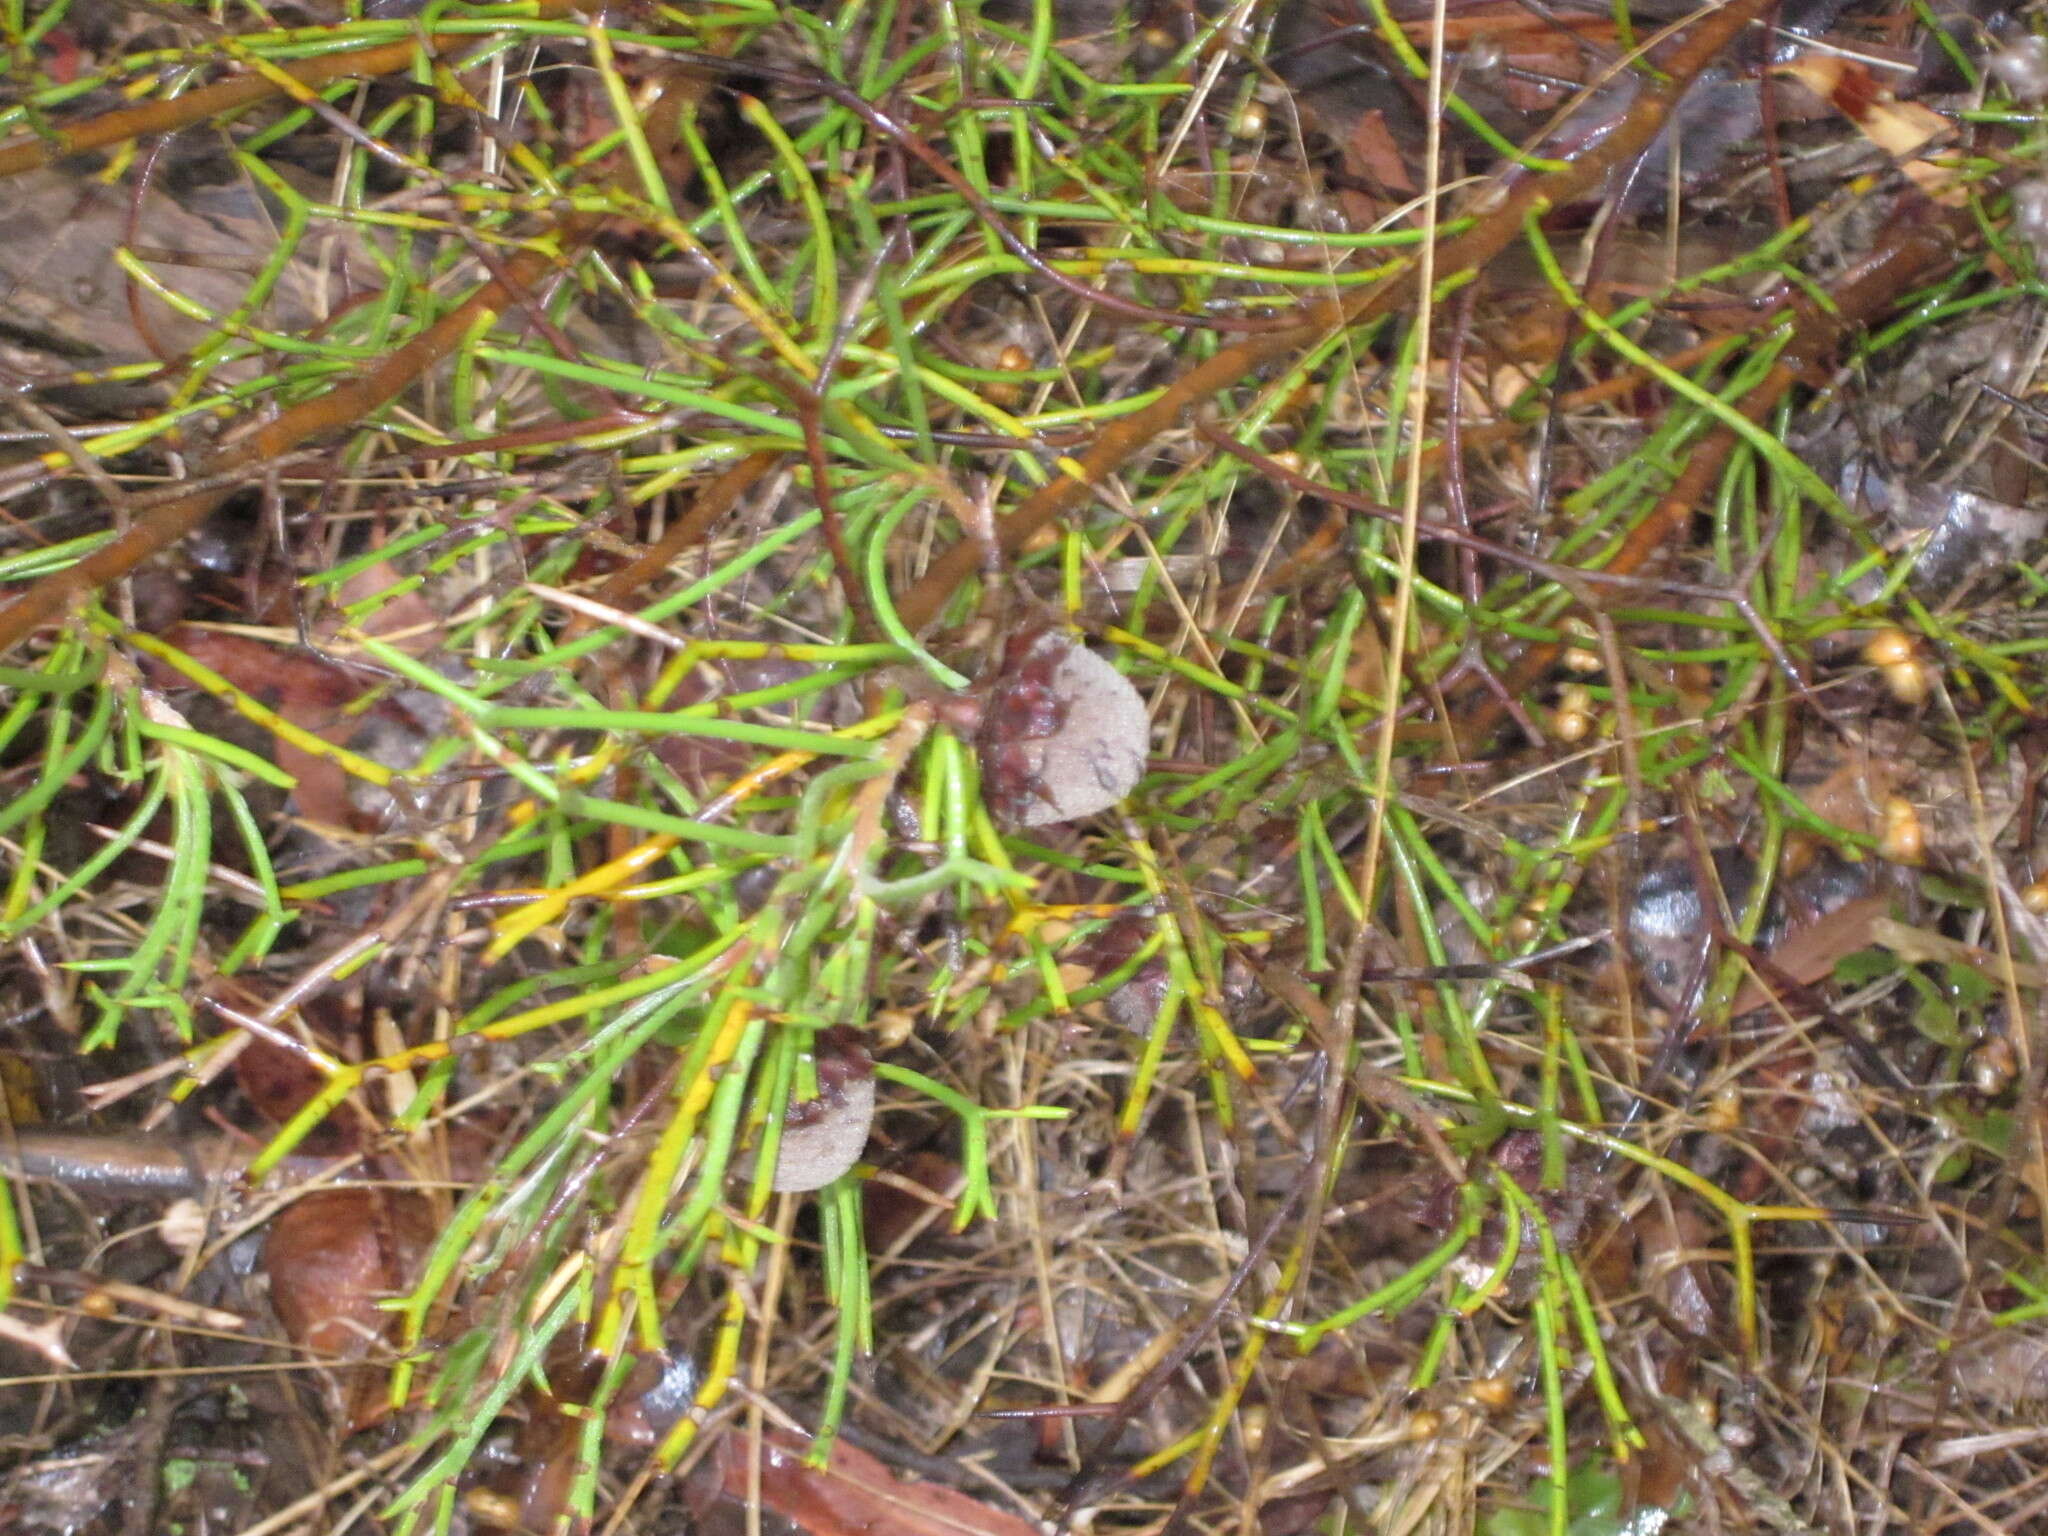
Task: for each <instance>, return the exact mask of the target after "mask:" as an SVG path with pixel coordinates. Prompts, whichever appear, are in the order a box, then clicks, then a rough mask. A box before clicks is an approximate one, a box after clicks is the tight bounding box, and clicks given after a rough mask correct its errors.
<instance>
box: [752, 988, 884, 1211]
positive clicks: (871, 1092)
mask: <svg viewBox="0 0 2048 1536" xmlns="http://www.w3.org/2000/svg"><path fill="white" fill-rule="evenodd" d="M816 1052H817V1060H818V1096H817V1097H816V1098H815V1099H801V1100H792V1101H791V1103H790V1106H789V1108H788V1110H787V1111H785V1112H784V1114H783V1117H782V1140H781V1142H780V1143H779V1145H778V1147H777V1150H776V1154H775V1178H774V1181H773V1187H774V1188H775V1189H777V1190H779V1191H782V1192H783V1193H786V1194H802V1193H804V1192H805V1191H808V1190H813V1189H823V1188H824V1187H825V1186H826V1185H827V1184H830V1183H831V1182H832V1181H833V1180H834V1179H836V1178H838V1177H839V1176H840V1175H841V1174H843V1173H845V1172H846V1170H847V1169H849V1168H851V1167H852V1166H853V1165H854V1164H855V1163H856V1162H858V1161H859V1160H860V1154H861V1149H862V1148H863V1147H865V1146H866V1145H867V1144H868V1127H869V1125H871V1124H872V1123H873V1122H874V1118H875V1064H874V1061H873V1060H872V1059H871V1058H870V1057H869V1056H868V1052H867V1047H866V1046H865V1045H864V1044H863V1043H862V1041H861V1034H860V1031H859V1030H857V1029H849V1028H848V1027H846V1026H845V1025H843V1024H841V1025H834V1026H833V1027H832V1028H830V1029H822V1030H820V1031H818V1039H817V1045H816Z"/></svg>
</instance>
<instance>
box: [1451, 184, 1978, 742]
mask: <svg viewBox="0 0 2048 1536" xmlns="http://www.w3.org/2000/svg"><path fill="white" fill-rule="evenodd" d="M1974 228H1975V224H1974V221H1973V218H1972V216H1971V212H1970V210H1969V208H1967V207H1964V208H1955V209H1947V210H1943V211H1941V213H1940V214H1939V215H1938V216H1936V217H1933V218H1930V219H1928V220H1926V221H1925V222H1924V223H1912V224H1907V225H1906V226H1904V227H1903V228H1902V229H1901V230H1900V231H1899V232H1898V233H1897V234H1896V235H1895V236H1894V237H1893V238H1892V239H1891V240H1890V241H1889V242H1888V243H1887V244H1885V245H1884V246H1883V247H1881V248H1880V249H1879V250H1877V251H1876V252H1875V253H1873V254H1872V255H1871V256H1870V257H1869V258H1868V259H1867V260H1865V261H1864V262H1863V263H1862V264H1861V265H1860V266H1858V267H1857V268H1856V269H1855V270H1854V271H1853V272H1851V273H1850V275H1849V276H1848V277H1847V278H1846V279H1845V280H1844V281H1842V282H1841V283H1840V284H1838V285H1837V286H1836V288H1835V290H1834V292H1833V293H1832V295H1831V299H1832V302H1831V303H1829V304H1828V305H1826V306H1825V307H1823V306H1822V305H1820V304H1817V303H1814V302H1813V301H1812V300H1803V301H1801V302H1800V303H1799V304H1798V305H1797V306H1795V308H1796V313H1797V315H1798V319H1797V320H1796V321H1795V322H1794V328H1793V333H1792V339H1791V341H1790V343H1789V344H1788V345H1787V346H1786V348H1785V350H1784V352H1783V354H1782V355H1781V357H1780V359H1779V361H1778V362H1777V363H1776V364H1775V365H1774V366H1773V367H1772V368H1771V371H1770V372H1769V373H1767V374H1765V375H1764V377H1763V378H1762V379H1761V380H1760V381H1758V383H1757V385H1756V387H1755V388H1753V389H1752V390H1750V392H1749V393H1748V394H1747V395H1745V396H1744V397H1743V398H1742V400H1741V401H1739V402H1738V403H1737V405H1736V409H1737V410H1739V411H1740V412H1741V413H1742V414H1743V416H1744V417H1745V418H1747V419H1748V420H1750V421H1752V422H1755V423H1757V424H1758V425H1762V424H1763V423H1764V422H1766V421H1768V420H1769V419H1770V416H1771V413H1772V412H1773V411H1775V410H1776V409H1777V408H1778V405H1779V402H1781V401H1782V400H1783V399H1784V398H1785V396H1786V395H1787V394H1788V393H1789V392H1790V391H1791V389H1792V386H1793V385H1794V384H1796V383H1798V382H1799V380H1800V378H1801V376H1802V375H1803V374H1804V373H1805V372H1806V370H1807V369H1809V368H1810V367H1812V366H1813V365H1814V364H1815V363H1817V362H1819V361H1820V360H1821V359H1822V358H1824V357H1826V356H1827V355H1828V353H1829V352H1830V351H1832V350H1833V348H1834V347H1835V345H1836V343H1837V342H1838V341H1839V340H1840V338H1841V337H1842V335H1843V334H1844V333H1845V332H1848V331H1852V330H1855V329H1856V328H1858V327H1860V326H1862V325H1865V324H1867V323H1868V322H1869V321H1870V320H1871V319H1873V318H1874V317H1875V316H1877V315H1878V314H1879V313H1881V312H1882V311H1883V310H1884V309H1885V308H1887V307H1888V306H1889V305H1890V304H1891V303H1892V302H1893V301H1894V300H1895V299H1896V298H1897V297H1898V295H1899V294H1900V293H1902V292H1904V291H1905V290H1906V289H1908V288H1910V287H1911V286H1913V285H1914V284H1915V283H1917V282H1922V281H1924V280H1926V279H1927V278H1929V277H1931V276H1932V275H1933V274H1934V273H1936V272H1938V271H1939V270H1941V269H1942V268H1943V267H1945V266H1947V265H1948V264H1949V263H1951V262H1953V261H1954V260H1956V258H1957V256H1958V255H1959V254H1960V252H1961V250H1962V248H1963V246H1964V244H1965V243H1966V242H1967V241H1968V239H1969V238H1970V234H1971V232H1972V230H1973V229H1974ZM1738 440H1739V439H1738V435H1737V433H1736V431H1735V429H1734V428H1732V427H1727V426H1722V427H1717V428H1716V429H1715V430H1714V431H1713V433H1711V434H1710V435H1709V436H1708V437H1707V438H1706V439H1705V440H1704V441H1702V442H1701V443H1700V445H1699V446H1698V447H1697V448H1695V449H1694V450H1693V453H1692V457H1691V458H1690V459H1688V460H1687V461H1686V466H1685V468H1684V470H1683V471H1681V472H1680V474H1679V476H1678V478H1677V479H1676V480H1675V481H1673V482H1672V485H1671V489H1670V490H1668V491H1666V492H1665V493H1664V495H1663V497H1662V499H1660V500H1659V501H1658V503H1657V504H1656V506H1654V507H1652V508H1651V509H1650V513H1649V515H1648V516H1647V517H1645V518H1644V519H1643V520H1642V521H1641V522H1640V523H1637V524H1636V525H1635V527H1633V528H1632V529H1630V530H1629V533H1628V536H1627V537H1626V538H1625V539H1623V540H1622V543H1621V547H1620V548H1619V549H1617V550H1616V551H1615V552H1614V555H1613V558H1611V559H1610V560H1608V561H1607V562H1606V563H1605V564H1604V565H1603V566H1602V567H1601V570H1602V571H1603V572H1604V573H1605V574H1606V575H1608V576H1632V575H1634V574H1635V573H1636V572H1637V571H1640V570H1641V569H1642V568H1643V567H1644V566H1645V565H1647V564H1648V563H1649V562H1650V560H1651V558H1652V557H1653V556H1655V555H1656V553H1657V552H1658V551H1659V550H1661V549H1663V548H1664V547H1665V546H1666V544H1667V543H1668V542H1669V541H1670V539H1671V536H1672V534H1673V533H1674V532H1675V531H1676V530H1677V528H1678V526H1679V524H1680V523H1681V522H1682V521H1683V520H1684V519H1685V518H1687V517H1689V516H1691V515H1692V512H1693V510H1694V509H1695V508H1697V507H1701V506H1704V505H1706V503H1707V501H1708V498H1709V497H1710V496H1711V494H1712V492H1713V488H1714V482H1715V481H1716V480H1718V479H1719V478H1720V475H1721V471H1722V470H1723V469H1724V468H1726V467H1727V464H1728V457H1729V455H1730V454H1731V453H1733V452H1734V451H1735V445H1736V443H1737V441H1738ZM1560 649H1561V648H1560V647H1559V646H1557V645H1555V644H1551V643H1547V642H1546V643H1542V644H1537V645H1532V646H1530V647H1529V649H1527V650H1526V651H1524V652H1523V653H1522V654H1521V656H1519V657H1518V658H1517V659H1516V661H1515V664H1514V665H1513V666H1512V667H1510V668H1509V669H1508V677H1507V684H1508V689H1509V691H1510V692H1512V693H1516V694H1519V693H1521V692H1523V691H1524V690H1526V689H1528V688H1529V687H1530V686H1531V685H1533V684H1534V683H1536V682H1537V681H1538V680H1539V679H1541V678H1542V676H1543V674H1544V673H1545V672H1547V671H1549V670H1550V668H1551V666H1552V665H1553V664H1554V663H1555V662H1556V661H1557V658H1558V654H1559V651H1560ZM1801 686H1802V687H1803V683H1802V684H1801ZM1500 718H1501V711H1500V706H1499V704H1498V703H1497V701H1495V700H1493V699H1491V698H1484V699H1480V700H1478V701H1476V702H1475V703H1474V704H1473V706H1472V708H1471V710H1470V712H1469V713H1468V714H1466V715H1465V717H1464V725H1465V729H1466V733H1467V740H1468V741H1478V740H1480V739H1482V738H1483V737H1484V736H1485V735H1486V734H1487V733H1488V732H1490V731H1492V730H1493V729H1494V728H1495V727H1496V726H1497V725H1498V724H1499V723H1500Z"/></svg>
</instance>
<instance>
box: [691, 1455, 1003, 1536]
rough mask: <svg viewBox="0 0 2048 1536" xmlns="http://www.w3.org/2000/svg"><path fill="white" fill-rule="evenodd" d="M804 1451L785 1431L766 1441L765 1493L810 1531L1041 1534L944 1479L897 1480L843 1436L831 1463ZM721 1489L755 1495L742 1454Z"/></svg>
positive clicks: (767, 1505)
mask: <svg viewBox="0 0 2048 1536" xmlns="http://www.w3.org/2000/svg"><path fill="white" fill-rule="evenodd" d="M734 1449H737V1447H736V1446H735V1447H734ZM804 1451H805V1448H804V1447H803V1446H802V1445H801V1444H799V1443H798V1442H797V1441H795V1440H794V1439H792V1438H791V1437H789V1436H787V1435H784V1434H781V1433H770V1434H769V1435H767V1436H765V1437H764V1438H763V1443H762V1446H761V1475H760V1484H759V1488H760V1494H759V1497H760V1502H761V1506H762V1508H764V1509H766V1510H768V1511H770V1512H772V1513H774V1514H777V1515H780V1516H781V1517H782V1518H783V1519H785V1520H787V1521H789V1522H791V1523H792V1524H793V1525H795V1526H797V1527H798V1528H800V1529H802V1530H804V1531H806V1532H809V1533H810V1536H882V1533H884V1532H887V1533H889V1536H964V1533H966V1532H970V1531H971V1532H974V1533H976V1536H1036V1532H1037V1530H1038V1527H1037V1526H1036V1525H1035V1524H1033V1523H1032V1522H1031V1521H1029V1520H1025V1519H1023V1518H1021V1517H1020V1516H1017V1515H1013V1514H1010V1513H1009V1512H1008V1511H1006V1510H1000V1509H996V1508H994V1507H992V1506H990V1505H988V1504H984V1503H982V1502H981V1501H980V1500H979V1499H975V1498H972V1497H970V1496H969V1495H967V1494H964V1493H962V1492H960V1491H959V1490H958V1489H956V1488H948V1487H946V1486H944V1485H943V1484H941V1483H932V1482H923V1481H919V1480H917V1479H899V1478H898V1477H896V1475H895V1474H894V1473H892V1472H891V1471H890V1470H889V1469H888V1468H887V1467H886V1466H884V1465H883V1464H882V1463H881V1462H880V1461H878V1460H876V1459H875V1458H874V1457H873V1456H870V1455H869V1454H868V1453H867V1452H865V1451H863V1450H860V1449H858V1448H856V1447H854V1446H851V1445H848V1444H847V1443H846V1442H845V1441H843V1440H842V1441H840V1442H839V1443H838V1444H836V1445H834V1446H833V1447H832V1460H831V1462H830V1464H829V1465H827V1466H823V1467H814V1466H812V1465H811V1464H810V1463H809V1461H808V1460H807V1459H806V1458H805V1454H804ZM722 1491H723V1493H724V1494H725V1496H726V1497H727V1498H728V1499H733V1500H737V1501H739V1502H740V1503H742V1504H744V1503H746V1502H748V1501H749V1500H750V1499H752V1498H753V1497H754V1493H753V1488H752V1486H751V1485H750V1480H749V1469H748V1466H747V1459H746V1457H745V1455H744V1454H735V1455H732V1456H730V1457H729V1458H728V1459H727V1460H726V1462H725V1481H724V1486H723V1489H722Z"/></svg>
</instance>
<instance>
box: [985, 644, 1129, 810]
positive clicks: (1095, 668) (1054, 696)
mask: <svg viewBox="0 0 2048 1536" xmlns="http://www.w3.org/2000/svg"><path fill="white" fill-rule="evenodd" d="M1151 728H1152V723H1151V719H1150V717H1149V716H1148V715H1147V714H1146V712H1145V701H1144V699H1142V698H1141V697H1139V694H1138V690H1137V689H1135V688H1133V687H1132V686H1131V684H1130V680H1129V679H1128V678H1126V677H1125V676H1124V675H1123V674H1122V673H1121V672H1118V671H1117V670H1116V668H1115V667H1112V666H1111V665H1110V664H1109V663H1108V662H1106V661H1104V660H1103V659H1102V658H1101V657H1100V656H1098V655H1096V654H1095V653H1094V652H1093V651H1091V650H1089V649H1088V648H1087V647H1086V646H1084V645H1080V644H1078V643H1076V642H1075V640H1074V638H1073V637H1072V636H1071V635H1069V634H1067V633H1066V631H1064V630H1061V629H1057V628H1053V627H1051V626H1044V627H1033V628H1027V629H1023V630H1020V631H1019V632H1018V633H1017V634H1015V635H1013V636H1011V637H1010V640H1009V642H1008V644H1007V645H1006V646H1005V647H1004V651H1003V663H1002V669H1001V671H1000V672H999V673H998V675H997V677H996V680H995V684H994V686H993V687H992V688H991V689H990V690H989V695H988V703H987V707H986V708H985V709H984V710H983V712H982V717H981V728H980V731H979V734H978V737H977V742H976V745H977V747H978V748H979V750H980V754H981V776H982V793H983V794H984V795H985V796H986V797H987V799H988V802H989V807H990V809H992V810H993V811H994V812H995V813H996V817H997V819H998V820H1000V821H1002V822H1003V823H1004V824H1005V825H1008V826H1015V827H1047V826H1053V825H1055V824H1057V823H1059V822H1063V821H1076V820H1079V819H1080V818H1081V817H1083V816H1093V815H1095V814H1096V813H1097V812H1098V811H1106V810H1108V809H1109V808H1110V807H1111V806H1113V805H1115V804H1116V803H1117V802H1118V801H1119V800H1121V799H1123V798H1124V796H1126V795H1128V794H1129V793H1130V792H1131V791H1132V790H1133V789H1135V788H1137V785H1138V780H1139V779H1141V778H1143V777H1144V774H1145V754H1146V750H1147V744H1148V742H1149V741H1150V738H1151Z"/></svg>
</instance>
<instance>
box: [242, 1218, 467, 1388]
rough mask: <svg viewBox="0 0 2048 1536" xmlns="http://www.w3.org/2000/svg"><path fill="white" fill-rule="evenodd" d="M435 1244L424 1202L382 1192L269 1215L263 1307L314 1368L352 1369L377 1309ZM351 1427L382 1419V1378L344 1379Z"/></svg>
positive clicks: (371, 1334) (382, 1327)
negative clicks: (348, 1365) (316, 1362)
mask: <svg viewBox="0 0 2048 1536" xmlns="http://www.w3.org/2000/svg"><path fill="white" fill-rule="evenodd" d="M433 1239H434V1218H433V1214H432V1211H431V1208H430V1207H429V1205H428V1202H427V1201H426V1200H425V1199H423V1198H422V1197H420V1196H417V1195H406V1194H400V1193H396V1192H394V1191H390V1190H383V1189H329V1190H320V1191H317V1192H315V1193H313V1194H310V1195H307V1196H306V1197H305V1198H304V1199H302V1200H297V1201H294V1202H293V1203H292V1204H290V1205H288V1206H286V1207H285V1208H284V1209H283V1210H282V1211H280V1212H279V1213H278V1214H277V1217H276V1219H275V1220H273V1221H272V1222H271V1224H270V1231H269V1233H268V1234H267V1235H266V1236H265V1238H264V1242H263V1268H264V1272H265V1273H266V1274H267V1275H268V1276H269V1277H270V1304H271V1307H272V1308H273V1309H274V1310H275V1311H276V1313H277V1320H278V1321H279V1322H280V1323H281V1324H283V1326H284V1331H285V1336H286V1337H287V1338H289V1339H290V1340H291V1341H292V1342H293V1343H294V1344H296V1345H298V1346H299V1347H300V1348H302V1349H304V1350H306V1351H307V1352H308V1353H310V1354H312V1355H313V1356H315V1357H316V1358H318V1359H322V1360H327V1361H334V1360H343V1361H352V1360H361V1359H363V1358H365V1357H366V1356H368V1355H370V1354H371V1353H373V1352H374V1351H375V1350H377V1349H378V1348H379V1347H380V1346H381V1345H382V1344H383V1343H384V1342H385V1337H386V1334H387V1331H388V1330H389V1328H390V1326H391V1325H392V1324H393V1323H394V1322H395V1321H396V1318H395V1315H394V1314H392V1313H390V1312H387V1311H385V1310H384V1309H383V1308H381V1307H380V1306H378V1304H377V1303H378V1302H379V1301H381V1300H383V1299H384V1298H386V1297H389V1296H395V1295H397V1294H399V1293H400V1292H402V1291H404V1290H405V1289H406V1288H407V1287H408V1286H410V1285H411V1284H412V1281H413V1278H414V1277H415V1276H416V1275H417V1274H418V1272H419V1265H420V1260H421V1258H422V1257H423V1256H424V1255H425V1253H426V1250H427V1248H428V1246H429V1245H430V1244H431V1243H432V1241H433ZM342 1397H343V1401H344V1405H345V1409H346V1412H347V1414H348V1420H349V1423H350V1425H351V1426H352V1427H353V1428H356V1429H360V1428H363V1427H364V1426H365V1425H368V1424H370V1423H373V1422H374V1421H375V1420H376V1419H377V1418H379V1417H381V1416H382V1411H383V1406H384V1405H383V1392H382V1373H381V1372H380V1371H376V1370H372V1369H369V1368H357V1369H352V1370H350V1371H348V1372H346V1373H345V1375H344V1378H343V1385H342Z"/></svg>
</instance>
